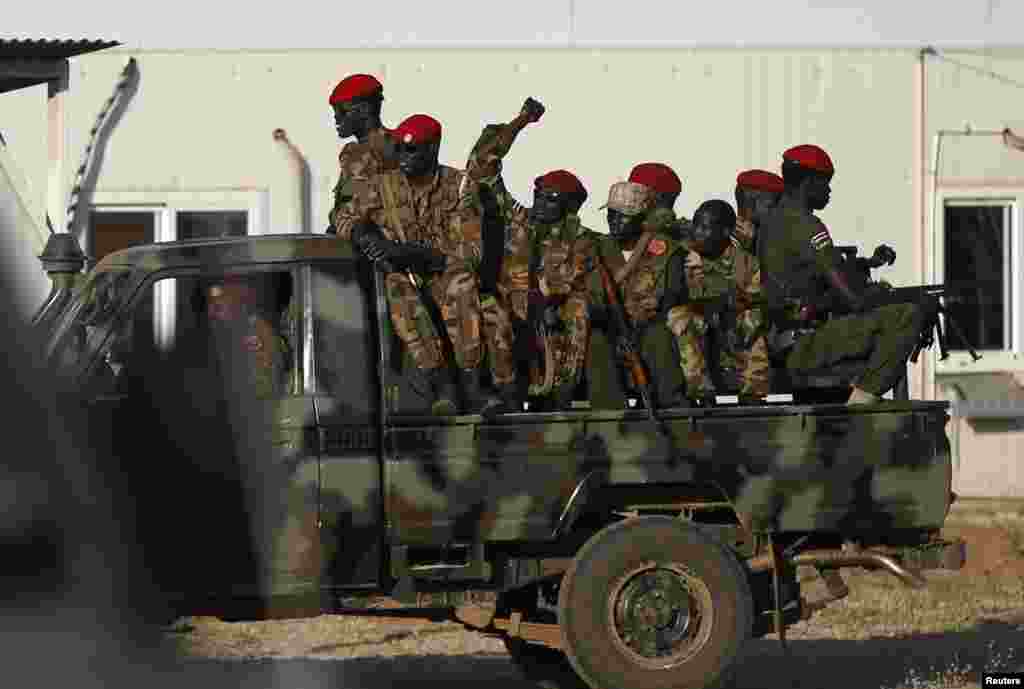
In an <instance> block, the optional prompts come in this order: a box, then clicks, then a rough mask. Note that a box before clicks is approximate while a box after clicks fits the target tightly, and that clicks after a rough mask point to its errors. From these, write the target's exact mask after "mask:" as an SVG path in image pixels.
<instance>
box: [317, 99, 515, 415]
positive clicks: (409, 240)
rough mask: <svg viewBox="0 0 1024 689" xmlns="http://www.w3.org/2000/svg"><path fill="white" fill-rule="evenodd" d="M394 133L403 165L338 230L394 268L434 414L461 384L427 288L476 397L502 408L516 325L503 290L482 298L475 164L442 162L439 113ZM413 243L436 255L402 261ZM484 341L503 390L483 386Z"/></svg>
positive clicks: (481, 404)
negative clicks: (460, 166)
mask: <svg viewBox="0 0 1024 689" xmlns="http://www.w3.org/2000/svg"><path fill="white" fill-rule="evenodd" d="M393 136H394V138H395V141H396V143H397V144H398V168H399V169H398V170H391V171H387V172H384V173H381V174H380V175H377V176H376V177H374V178H372V179H371V180H370V181H369V182H368V183H366V184H365V185H360V186H359V187H358V188H356V190H355V195H354V196H353V198H352V199H351V200H350V201H349V202H348V203H346V204H343V205H342V206H340V207H339V210H338V212H337V214H336V216H335V217H336V219H337V228H338V236H339V237H341V238H342V239H351V241H352V242H353V243H354V244H355V245H356V247H358V248H359V249H360V251H362V252H363V253H364V254H366V255H367V256H368V257H370V258H371V259H374V260H377V261H378V264H379V265H380V266H381V267H382V268H384V269H385V271H386V272H387V276H386V278H385V284H386V290H387V297H388V304H389V307H390V311H391V319H392V322H393V323H394V326H395V330H396V331H397V333H398V336H399V338H401V340H402V341H403V343H404V344H405V346H406V347H407V349H408V351H409V353H410V355H411V356H412V359H413V361H414V362H415V364H416V366H417V367H418V369H419V370H420V371H422V372H423V373H424V374H425V375H426V376H427V377H428V379H429V380H430V381H431V384H432V387H433V389H434V392H435V395H436V399H435V403H434V405H433V411H434V413H435V414H453V413H455V411H456V405H455V401H454V398H455V388H454V384H453V382H452V380H451V376H450V374H449V372H448V370H447V367H446V365H445V361H444V354H443V347H442V342H441V339H440V336H439V335H438V333H437V330H436V328H435V327H434V323H433V320H432V318H431V316H430V312H429V311H428V307H427V304H426V303H425V302H424V301H423V297H422V296H421V291H422V292H423V293H424V295H425V294H427V293H429V295H430V297H431V298H432V299H433V301H434V302H435V303H436V304H438V305H439V306H440V311H441V316H442V318H443V320H444V322H445V327H446V330H447V334H448V337H449V338H450V340H451V343H452V347H453V350H454V354H455V363H456V365H457V367H458V370H459V381H460V383H461V384H462V388H463V392H464V394H465V397H466V399H467V403H468V406H470V407H471V408H472V409H473V410H474V411H478V412H479V413H482V414H488V415H489V414H492V413H497V412H499V411H501V410H502V408H503V406H504V404H512V400H513V399H514V396H515V394H514V393H515V369H514V365H513V357H512V324H511V321H510V320H509V317H508V312H507V311H506V310H505V308H504V306H503V305H502V304H501V303H500V301H499V300H498V299H497V298H495V297H494V296H488V297H486V298H484V299H483V300H481V297H480V292H479V276H478V274H477V270H478V267H479V265H480V262H481V241H480V240H481V237H480V232H481V220H480V215H479V213H478V211H477V209H476V207H475V205H474V204H473V203H471V202H469V201H468V200H467V197H466V196H465V195H464V194H462V193H460V189H461V188H462V187H463V184H464V179H463V177H464V176H466V175H467V173H464V172H461V171H459V170H456V169H455V168H452V167H448V166H447V165H441V164H439V163H438V159H437V155H438V149H439V148H440V144H441V124H440V123H439V122H438V121H437V120H435V119H434V118H433V117H430V116H429V115H423V114H418V115H412V116H411V117H408V118H406V119H405V120H404V121H403V122H402V123H401V124H400V125H399V126H398V127H397V128H396V129H395V130H394V131H393ZM469 176H470V180H469V182H468V184H470V185H472V186H471V187H470V188H475V185H476V183H477V182H476V179H475V178H474V177H473V175H471V174H470V175H469ZM409 244H414V245H415V244H418V245H420V246H422V247H429V249H430V250H432V251H429V252H428V253H430V254H431V258H430V260H429V261H427V262H425V263H421V264H418V265H415V266H413V265H411V264H402V265H400V263H401V261H402V260H404V259H403V258H402V257H403V256H407V254H403V247H404V246H405V247H407V246H408V245H409ZM411 268H415V270H410V269H411ZM417 273H418V274H417ZM421 282H422V283H423V284H422V285H421V284H420V283H421ZM485 341H486V343H487V349H488V351H489V360H490V367H491V376H492V380H493V382H494V385H495V386H496V390H495V391H488V392H487V393H482V392H481V384H480V377H479V374H480V370H479V369H480V366H481V364H482V362H483V358H484V342H485ZM495 393H497V394H495Z"/></svg>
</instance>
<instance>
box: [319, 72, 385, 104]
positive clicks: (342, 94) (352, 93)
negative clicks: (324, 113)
mask: <svg viewBox="0 0 1024 689" xmlns="http://www.w3.org/2000/svg"><path fill="white" fill-rule="evenodd" d="M383 91H384V87H383V86H382V85H381V83H380V82H379V81H377V79H375V78H374V77H372V76H370V75H369V74H353V75H352V76H349V77H345V78H344V79H342V80H341V81H339V82H338V85H337V86H335V87H334V91H332V92H331V98H330V100H328V103H330V104H331V105H334V104H335V103H344V102H346V101H350V100H352V99H353V98H365V97H366V96H373V95H375V94H378V93H382V92H383Z"/></svg>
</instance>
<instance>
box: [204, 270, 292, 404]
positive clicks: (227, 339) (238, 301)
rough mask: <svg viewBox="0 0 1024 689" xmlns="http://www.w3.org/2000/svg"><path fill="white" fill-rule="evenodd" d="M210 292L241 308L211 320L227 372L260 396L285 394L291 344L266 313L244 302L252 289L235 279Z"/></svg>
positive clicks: (213, 288) (211, 288)
mask: <svg viewBox="0 0 1024 689" xmlns="http://www.w3.org/2000/svg"><path fill="white" fill-rule="evenodd" d="M208 296H209V298H210V299H218V300H220V301H221V303H225V302H227V303H229V304H234V308H236V309H239V311H235V314H236V315H235V316H234V317H228V318H217V319H214V320H212V321H211V325H214V329H213V332H214V335H215V339H214V342H213V344H214V345H215V346H216V348H217V351H218V358H219V359H220V360H221V362H222V363H223V364H224V365H225V366H226V369H225V370H226V372H230V376H231V378H232V379H234V376H237V377H238V381H239V382H243V383H244V384H246V385H248V386H250V387H249V389H250V390H252V391H254V393H255V395H256V397H257V398H259V399H269V398H273V397H276V396H279V395H281V394H283V392H284V389H285V385H286V383H287V370H288V364H289V361H290V357H289V353H290V348H289V347H288V342H287V341H286V340H285V338H284V337H282V336H281V334H280V333H279V332H278V330H277V329H276V328H275V327H274V326H273V325H271V323H270V321H269V320H268V319H267V318H266V317H264V316H263V315H262V314H260V313H258V312H254V311H251V310H250V309H249V308H248V307H247V306H245V305H244V302H246V301H248V298H249V297H250V296H251V291H250V290H248V289H247V288H246V287H245V286H244V285H239V284H236V283H231V284H227V285H219V284H218V285H213V286H211V287H210V288H209V291H208Z"/></svg>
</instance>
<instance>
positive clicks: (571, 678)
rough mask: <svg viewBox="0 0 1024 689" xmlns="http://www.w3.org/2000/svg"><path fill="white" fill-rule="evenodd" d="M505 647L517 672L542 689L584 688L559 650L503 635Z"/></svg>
mask: <svg viewBox="0 0 1024 689" xmlns="http://www.w3.org/2000/svg"><path fill="white" fill-rule="evenodd" d="M502 639H503V640H504V642H505V649H506V650H507V651H508V654H509V655H510V656H511V657H512V662H513V663H515V664H516V667H517V668H519V672H520V673H521V674H522V675H523V677H525V678H526V679H528V680H529V681H531V682H536V683H537V685H538V686H539V687H542V688H543V689H586V685H585V684H584V683H583V681H582V680H581V679H580V678H579V676H577V674H576V672H575V671H574V670H573V668H572V665H570V664H569V660H568V658H566V657H565V654H564V653H562V652H561V651H559V650H557V649H554V648H548V647H547V646H541V645H539V644H531V643H528V642H526V641H523V640H522V639H513V638H511V637H508V636H503V637H502Z"/></svg>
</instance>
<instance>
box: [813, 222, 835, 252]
mask: <svg viewBox="0 0 1024 689" xmlns="http://www.w3.org/2000/svg"><path fill="white" fill-rule="evenodd" d="M811 246H812V247H814V250H815V251H821V250H822V249H825V248H827V247H830V246H832V236H831V235H830V234H829V233H828V228H826V227H825V226H824V225H822V227H821V230H820V231H818V232H816V233H814V234H813V235H812V236H811Z"/></svg>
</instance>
